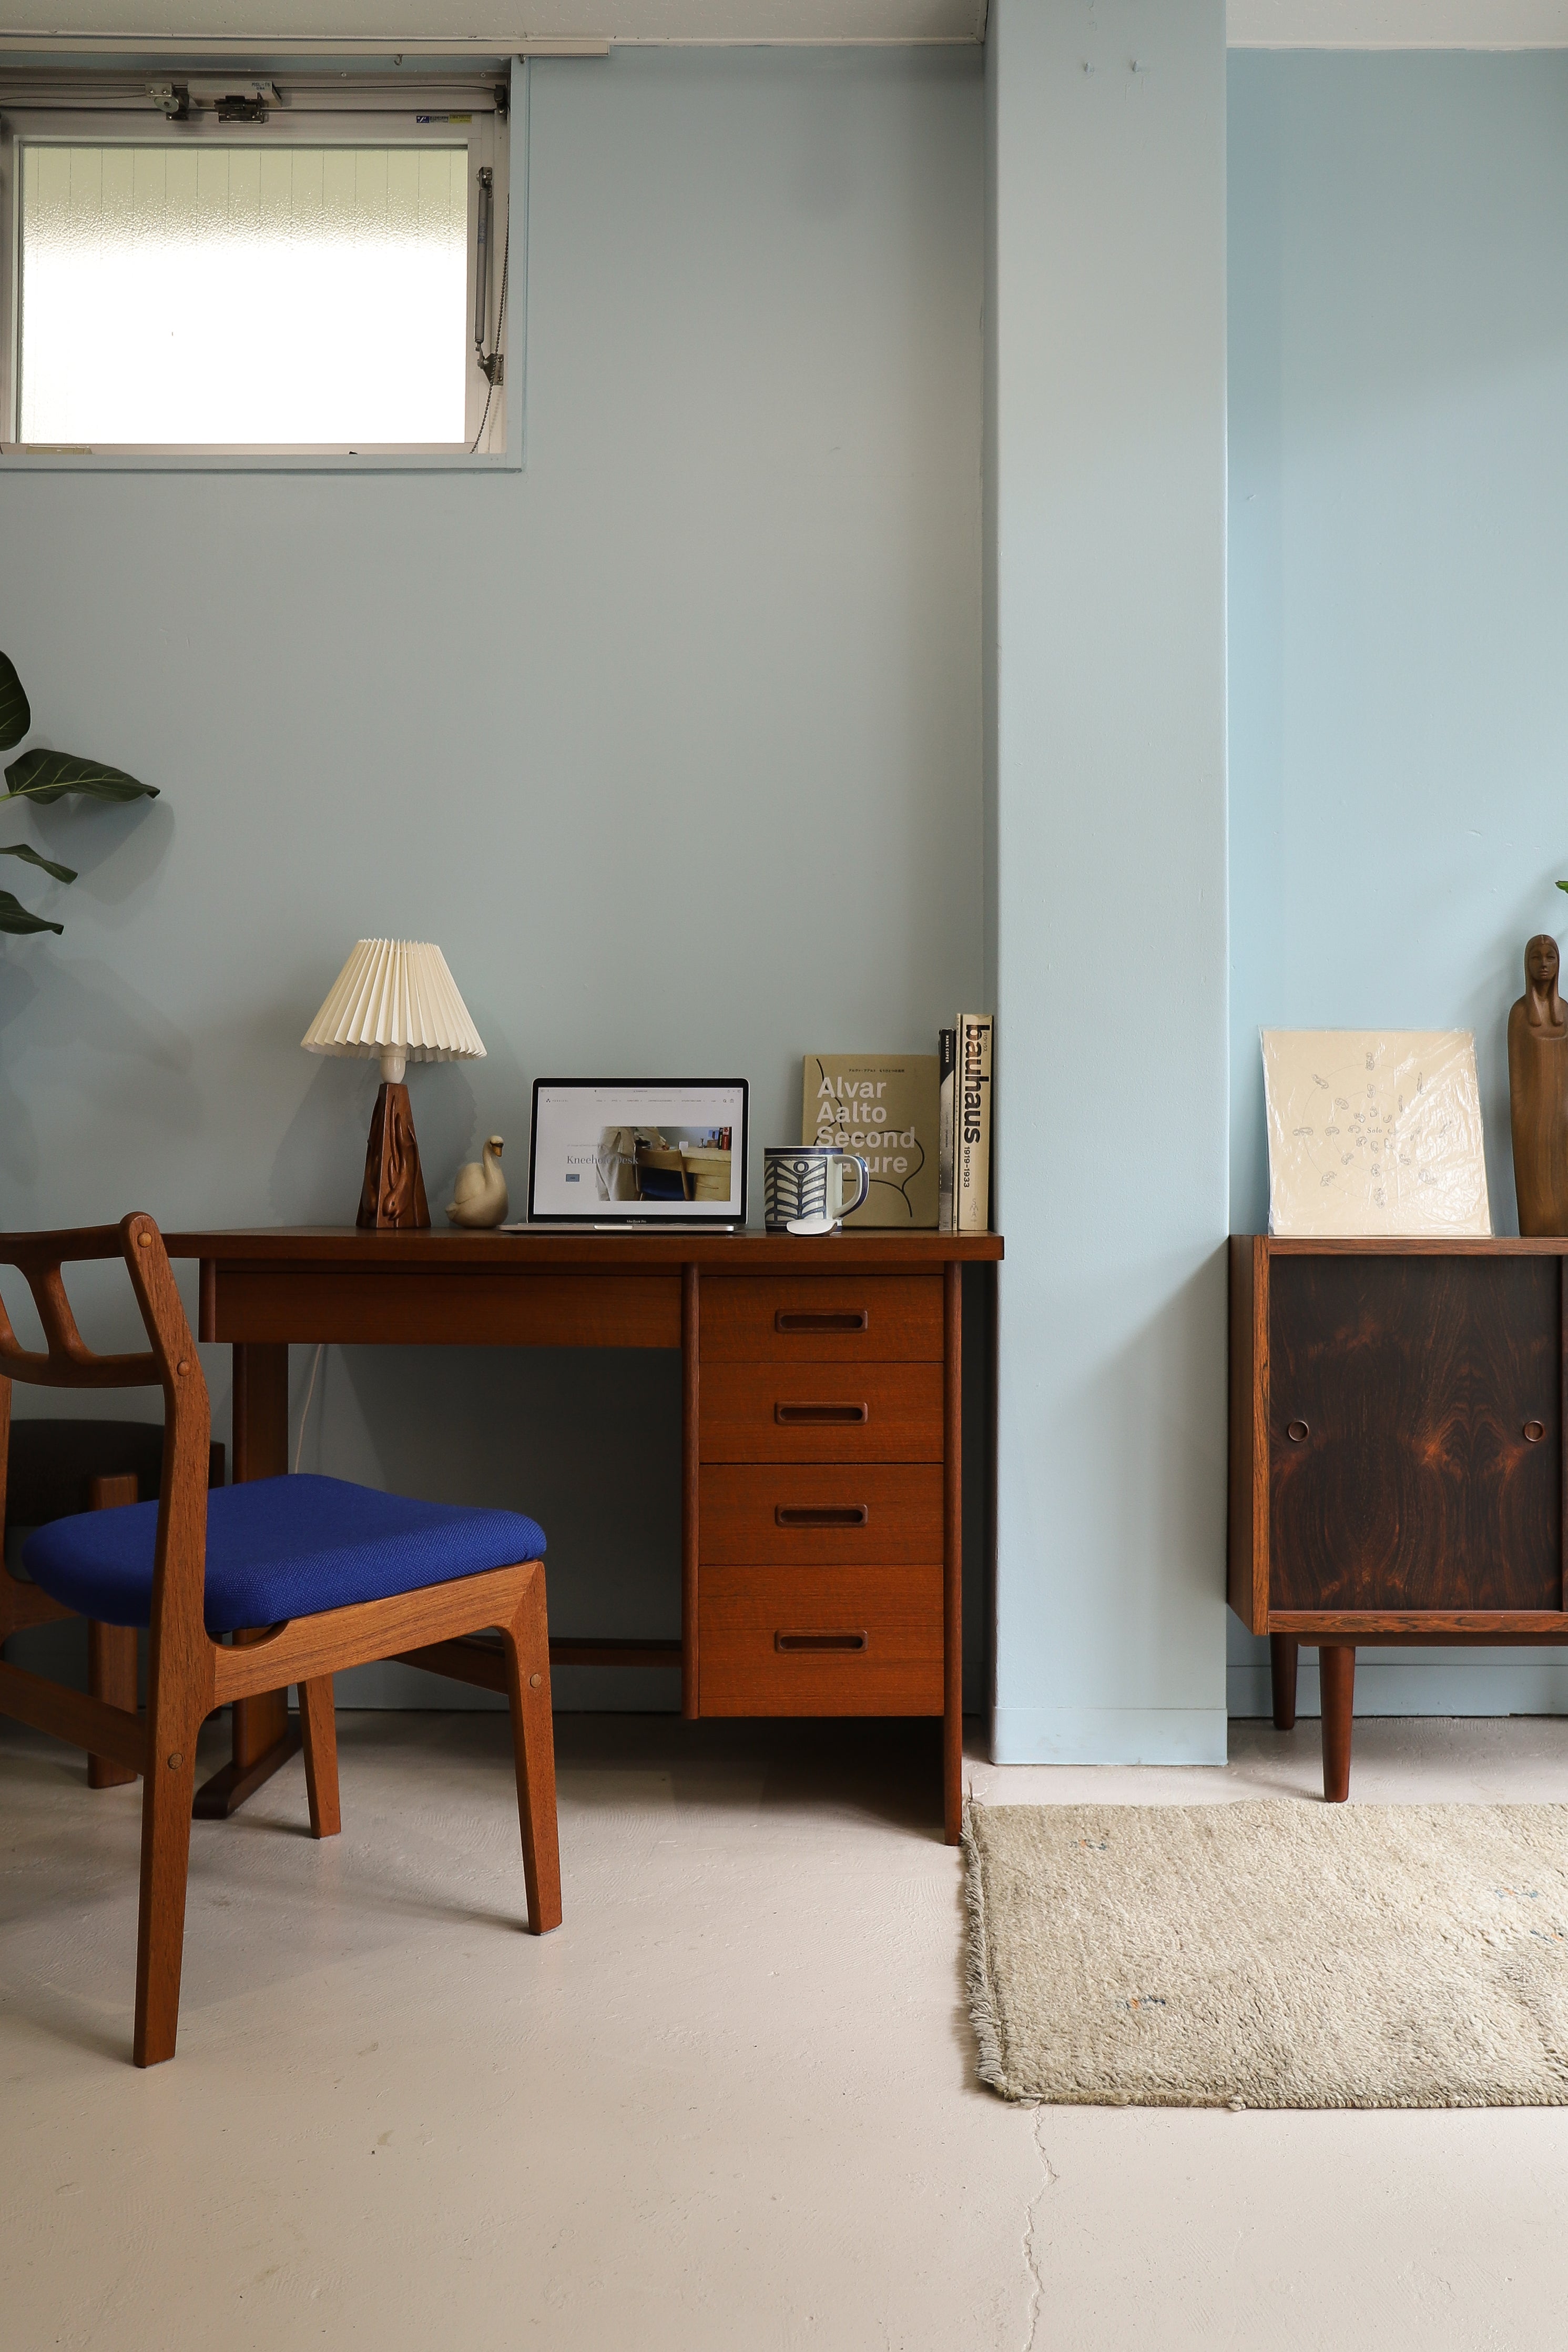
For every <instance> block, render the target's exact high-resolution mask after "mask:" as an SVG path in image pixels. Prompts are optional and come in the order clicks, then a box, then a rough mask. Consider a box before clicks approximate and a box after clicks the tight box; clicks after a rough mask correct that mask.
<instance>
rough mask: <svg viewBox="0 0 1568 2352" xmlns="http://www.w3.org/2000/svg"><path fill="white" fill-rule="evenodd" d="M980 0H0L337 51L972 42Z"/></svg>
mask: <svg viewBox="0 0 1568 2352" xmlns="http://www.w3.org/2000/svg"><path fill="white" fill-rule="evenodd" d="M986 5H987V0H329V5H327V6H325V7H324V6H322V5H319V0H243V5H240V6H235V5H234V0H162V5H157V0H68V5H66V6H65V7H62V8H61V9H60V10H59V11H58V14H57V15H56V16H55V17H54V21H53V25H52V26H50V28H49V29H48V30H47V31H46V30H45V29H44V26H45V25H47V23H48V19H47V17H46V16H44V15H43V11H42V10H41V9H40V8H39V6H38V5H37V0H0V40H3V41H4V42H5V45H6V46H7V47H13V48H15V47H21V46H24V45H26V46H28V47H36V48H37V49H39V50H43V49H47V48H59V47H77V46H80V47H84V48H95V49H106V48H108V47H111V46H112V47H120V48H121V49H127V48H134V49H137V50H145V49H149V48H152V47H157V46H159V45H160V44H162V43H167V42H172V41H181V42H183V43H184V44H185V45H186V46H187V47H189V46H191V45H193V44H200V46H201V47H204V48H212V47H224V48H228V47H233V48H235V49H238V48H241V47H248V48H254V49H256V50H257V51H260V50H263V49H267V50H271V49H276V48H277V47H281V46H287V47H290V48H293V49H300V48H303V47H310V48H317V49H327V48H330V49H334V50H336V51H339V52H342V51H344V50H345V49H347V48H349V47H359V46H361V45H368V46H373V47H376V48H377V49H379V50H384V49H391V48H394V47H404V48H406V49H409V50H416V49H417V50H425V51H429V50H436V49H439V50H440V51H442V52H443V53H444V54H445V55H448V56H450V55H452V54H454V53H455V52H459V51H462V50H465V49H469V48H476V49H482V50H485V51H486V52H498V53H500V54H503V55H504V54H506V53H507V52H508V51H517V50H522V49H546V50H548V49H549V48H550V47H553V46H555V45H556V44H558V43H560V44H570V45H576V44H579V43H582V44H593V45H595V46H600V47H602V46H603V44H604V43H605V42H606V41H610V42H613V43H615V44H617V45H618V46H619V45H625V44H631V45H643V44H653V45H662V44H664V43H677V44H681V45H683V46H684V45H687V44H707V43H713V44H716V45H717V44H738V43H745V42H810V43H821V42H849V43H856V44H859V43H872V44H877V45H882V44H897V45H899V46H904V45H907V44H910V43H916V42H919V43H924V42H975V41H979V40H983V39H984V38H985V29H986Z"/></svg>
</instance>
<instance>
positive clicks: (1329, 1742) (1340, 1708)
mask: <svg viewBox="0 0 1568 2352" xmlns="http://www.w3.org/2000/svg"><path fill="white" fill-rule="evenodd" d="M1318 1687H1319V1690H1320V1691H1321V1693H1322V1739H1323V1801H1324V1802H1325V1804H1330V1805H1343V1803H1344V1801H1345V1799H1346V1798H1347V1797H1348V1796H1349V1794H1350V1742H1351V1731H1352V1728H1353V1724H1354V1714H1355V1652H1354V1650H1353V1649H1352V1648H1350V1647H1349V1646H1348V1644H1347V1645H1344V1646H1335V1647H1330V1648H1327V1649H1322V1650H1320V1651H1319V1652H1318Z"/></svg>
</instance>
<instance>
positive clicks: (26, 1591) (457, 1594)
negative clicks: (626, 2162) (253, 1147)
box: [0, 1213, 561, 2066]
mask: <svg viewBox="0 0 1568 2352" xmlns="http://www.w3.org/2000/svg"><path fill="white" fill-rule="evenodd" d="M115 1257H120V1258H123V1259H124V1262H125V1265H126V1266H127V1268H128V1270H129V1272H130V1276H131V1288H132V1290H133V1291H134V1293H135V1297H136V1303H137V1305H138V1307H140V1308H141V1319H142V1322H143V1324H144V1325H145V1326H146V1330H147V1337H148V1341H149V1347H148V1349H147V1350H146V1351H145V1352H140V1353H136V1354H131V1355H116V1356H109V1355H98V1354H95V1353H94V1352H93V1351H92V1350H91V1349H89V1348H88V1347H87V1345H86V1344H85V1342H84V1341H83V1339H82V1338H81V1335H80V1333H79V1331H78V1328H77V1325H76V1319H75V1318H74V1316H73V1315H72V1313H71V1308H70V1304H69V1301H68V1298H67V1296H66V1289H65V1282H64V1278H63V1276H62V1273H61V1268H62V1266H64V1265H72V1264H76V1263H79V1262H83V1261H87V1260H91V1259H105V1258H115ZM0 1265H14V1266H15V1267H16V1269H17V1271H18V1272H19V1273H20V1274H21V1275H22V1276H24V1278H25V1279H26V1284H27V1286H28V1288H29V1290H30V1291H31V1292H32V1295H33V1300H34V1304H35V1305H36V1307H37V1312H38V1318H39V1320H40V1321H41V1323H42V1325H43V1328H44V1334H45V1338H46V1340H47V1353H45V1354H42V1355H40V1354H37V1353H36V1352H29V1351H28V1350H26V1349H24V1348H23V1347H22V1346H21V1345H20V1343H19V1342H18V1340H17V1339H16V1332H15V1330H14V1329H13V1328H12V1325H11V1323H10V1321H9V1318H7V1316H6V1314H5V1307H4V1305H3V1304H0V1533H3V1531H4V1528H5V1458H6V1451H7V1441H8V1438H9V1434H10V1420H11V1383H12V1381H25V1382H27V1383H31V1384H35V1385H37V1386H40V1387H45V1388H58V1389H116V1388H152V1387H161V1388H162V1391H163V1402H164V1423H163V1483H162V1496H161V1499H160V1503H159V1508H158V1534H157V1549H156V1553H155V1556H154V1566H153V1575H152V1622H151V1625H150V1629H149V1654H148V1679H147V1709H146V1713H145V1715H144V1716H143V1715H139V1714H138V1713H137V1712H136V1710H135V1707H134V1706H133V1705H132V1706H129V1707H127V1706H120V1705H115V1704H111V1703H110V1702H109V1701H108V1700H107V1699H103V1698H96V1697H91V1696H84V1695H83V1694H82V1693H80V1692H78V1691H73V1690H68V1689H67V1688H66V1686H65V1685H63V1684H59V1683H56V1682H51V1681H50V1680H48V1679H47V1677H46V1676H44V1675H35V1674H30V1673H28V1672H27V1671H26V1670H25V1669H24V1668H22V1667H20V1666H14V1665H9V1664H5V1663H4V1662H3V1661H0V1714H5V1715H10V1716H15V1717H17V1718H18V1719H19V1720H20V1721H21V1722H23V1723H27V1724H31V1725H32V1726H33V1727H35V1728H36V1729H37V1730H40V1731H47V1732H51V1733H53V1734H54V1735H55V1736H56V1737H57V1738H62V1739H67V1740H69V1741H71V1742H72V1743H73V1744H74V1745H75V1746H77V1747H78V1748H86V1749H87V1750H88V1751H89V1754H90V1755H95V1756H99V1757H103V1758H106V1759H109V1760H110V1762H111V1763H115V1764H119V1765H120V1766H122V1767H123V1768H124V1769H125V1770H126V1771H127V1772H128V1773H140V1774H141V1784H142V1798H141V1908H140V1915H139V1919H138V1928H137V1943H136V2023H135V2035H134V2042H133V2055H134V2058H135V2062H136V2063H137V2065H139V2066H152V2065H156V2064H158V2063H160V2062H161V2061H162V2060H163V2059H165V2058H172V2056H173V2054H174V2043H175V2037H176V2033H177V2030H178V2023H179V2011H180V1967H181V1958H182V1955H183V1947H184V1927H185V1882H186V1874H187V1871H188V1867H189V1860H190V1844H191V1805H192V1798H193V1792H194V1787H195V1770H196V1735H197V1733H198V1732H199V1731H200V1729H201V1727H202V1724H203V1722H204V1719H205V1718H206V1717H207V1716H208V1715H210V1714H211V1713H212V1711H213V1709H214V1707H218V1706H226V1705H227V1704H228V1703H229V1701H230V1700H233V1699H242V1698H249V1697H252V1696H256V1695H257V1694H258V1693H261V1692H264V1691H277V1690H282V1689H284V1688H285V1687H286V1686H287V1685H288V1684H290V1683H296V1684H298V1687H299V1717H300V1728H301V1731H302V1733H303V1736H304V1747H305V1774H306V1786H307V1790H308V1797H309V1805H310V1828H311V1833H312V1835H314V1836H316V1837H331V1836H334V1835H335V1834H336V1833H337V1831H338V1829H339V1826H340V1811H339V1803H338V1743H337V1730H336V1724H335V1719H334V1715H333V1706H332V1680H331V1678H332V1675H334V1674H335V1673H336V1672H338V1671H339V1670H340V1668H343V1667H347V1666H355V1665H363V1664H369V1663H371V1661H372V1660H376V1659H380V1658H390V1657H403V1658H411V1657H412V1659H413V1662H414V1663H415V1664H417V1663H419V1652H420V1651H421V1650H422V1649H423V1648H426V1647H429V1646H434V1645H437V1644H440V1643H445V1642H451V1641H456V1640H460V1639H462V1638H463V1637H465V1636H466V1635H469V1634H473V1633H478V1632H482V1631H486V1630H488V1629H494V1630H495V1631H496V1632H497V1633H499V1635H500V1638H501V1649H502V1655H503V1658H504V1661H505V1669H506V1680H507V1697H508V1700H509V1702H510V1708H511V1723H512V1746H513V1753H514V1757H515V1759H516V1765H517V1811H518V1816H519V1821H520V1824H521V1829H522V1844H523V1875H524V1882H525V1885H526V1888H527V1894H528V1927H529V1928H530V1930H531V1932H532V1933H533V1934H535V1935H536V1936H538V1935H543V1934H545V1933H546V1932H547V1931H548V1930H549V1928H551V1927H559V1925H560V1916H561V1909H560V1859H559V1848H558V1844H557V1836H556V1804H555V1748H554V1737H553V1728H552V1724H551V1717H550V1685H549V1633H548V1628H547V1624H546V1617H545V1574H544V1563H543V1561H542V1560H539V1559H531V1560H519V1561H517V1563H516V1564H514V1565H512V1566H509V1567H503V1568H495V1569H490V1570H486V1571H485V1572H484V1573H482V1574H480V1575H476V1576H467V1577H460V1578H457V1579H455V1580H454V1581H453V1582H451V1583H447V1584H436V1585H431V1586H427V1587H425V1588H424V1589H423V1591H415V1592H404V1593H399V1594H397V1595H396V1596H395V1597H394V1598H392V1599H391V1600H387V1601H361V1602H359V1603H357V1604H355V1605H354V1606H352V1607H349V1608H343V1609H329V1610H324V1611H323V1612H321V1613H320V1614H319V1615H317V1616H313V1617H296V1618H292V1619H289V1620H287V1622H284V1623H282V1624H279V1625H274V1626H273V1627H271V1628H270V1629H269V1630H268V1631H267V1632H265V1633H262V1634H261V1635H260V1636H259V1638H257V1639H256V1640H252V1641H246V1642H245V1643H238V1642H236V1643H234V1645H233V1646H232V1647H230V1646H225V1644H224V1643H221V1642H217V1641H214V1639H213V1637H212V1636H211V1634H209V1633H208V1632H207V1629H206V1623H205V1619H204V1592H205V1578H206V1528H207V1461H208V1444H209V1439H210V1434H211V1419H212V1409H211V1404H210V1402H209V1399H208V1395H207V1383H206V1380H205V1377H204V1373H203V1371H202V1367H201V1362H200V1360H199V1359H198V1357H197V1354H196V1348H195V1342H194V1341H193V1339H192V1337H191V1327H190V1325H189V1323H188V1322H187V1320H186V1318H185V1310H184V1307H183V1305H182V1304H181V1300H180V1294H179V1290H178V1288H177V1287H176V1286H175V1282H174V1276H173V1274H172V1270H171V1267H170V1264H169V1257H168V1254H167V1252H166V1251H165V1249H164V1247H163V1241H162V1234H160V1233H159V1231H158V1227H157V1225H156V1224H155V1223H153V1221H152V1218H151V1217H149V1216H146V1215H143V1214H141V1213H133V1214H131V1216H128V1217H124V1218H122V1219H121V1221H120V1223H119V1224H118V1225H101V1226H96V1227H90V1228H88V1229H85V1230H83V1231H80V1232H77V1233H57V1234H5V1235H0ZM0 1577H3V1578H4V1584H5V1596H4V1600H5V1613H4V1622H5V1626H6V1630H7V1631H9V1630H12V1629H14V1628H15V1627H17V1626H20V1625H24V1624H39V1623H43V1622H47V1620H49V1619H51V1618H56V1617H69V1616H70V1615H72V1614H73V1613H74V1612H72V1611H70V1610H68V1609H67V1608H65V1607H63V1606H62V1605H61V1604H60V1603H59V1602H57V1601H52V1600H51V1599H50V1598H49V1596H48V1595H47V1594H46V1593H44V1592H42V1591H39V1589H38V1587H37V1585H30V1584H23V1583H21V1582H20V1581H19V1580H17V1579H16V1578H14V1577H12V1576H11V1575H10V1574H9V1573H8V1571H6V1570H5V1569H4V1567H3V1565H0Z"/></svg>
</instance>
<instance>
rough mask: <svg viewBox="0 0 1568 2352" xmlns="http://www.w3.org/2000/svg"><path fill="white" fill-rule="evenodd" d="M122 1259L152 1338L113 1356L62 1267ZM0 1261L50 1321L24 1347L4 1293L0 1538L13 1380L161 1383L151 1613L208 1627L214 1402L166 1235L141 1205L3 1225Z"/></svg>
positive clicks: (104, 1385) (82, 1384)
mask: <svg viewBox="0 0 1568 2352" xmlns="http://www.w3.org/2000/svg"><path fill="white" fill-rule="evenodd" d="M113 1257H120V1258H123V1259H124V1261H125V1265H126V1269H127V1271H128V1272H129V1274H130V1276H131V1290H132V1291H133V1293H134V1294H135V1297H136V1304H137V1306H138V1307H140V1309H141V1320H142V1323H143V1325H144V1326H145V1328H146V1331H147V1339H148V1345H147V1347H146V1349H141V1350H138V1351H137V1352H136V1353H134V1354H130V1355H119V1356H106V1355H99V1354H98V1353H96V1352H95V1351H94V1350H93V1349H91V1348H89V1346H88V1345H87V1342H86V1341H85V1340H84V1339H83V1338H82V1336H81V1333H80V1332H79V1331H78V1328H77V1321H76V1317H75V1316H74V1315H73V1314H72V1312H71V1306H70V1301H69V1299H68V1297H67V1296H66V1286H65V1278H64V1276H63V1274H62V1272H61V1268H62V1267H63V1266H67V1265H78V1264H82V1263H85V1262H87V1261H88V1260H90V1259H94V1258H113ZM0 1265H14V1266H15V1267H16V1270H17V1272H18V1273H19V1274H20V1275H22V1276H23V1277H24V1278H25V1280H26V1285H27V1287H28V1289H29V1290H30V1291H31V1292H32V1295H33V1304H34V1306H35V1307H37V1310H38V1320H39V1321H40V1322H41V1323H42V1325H43V1327H44V1339H45V1349H44V1351H43V1352H42V1353H39V1352H38V1351H37V1349H26V1348H24V1347H23V1346H22V1344H21V1342H20V1340H19V1339H17V1337H16V1330H15V1328H14V1327H13V1325H12V1322H11V1319H10V1318H9V1316H8V1315H7V1314H6V1312H5V1302H4V1300H3V1299H0V1538H3V1537H4V1532H5V1464H6V1456H7V1454H8V1452H9V1441H10V1430H11V1383H12V1381H25V1382H26V1383H28V1384H29V1385H32V1386H36V1387H39V1388H51V1389H132V1388H161V1389H162V1391H163V1477H162V1492H161V1496H160V1501H159V1507H158V1552H157V1566H156V1570H155V1571H154V1577H153V1588H152V1622H153V1626H154V1629H156V1628H157V1626H158V1624H159V1622H160V1619H161V1617H162V1616H163V1615H165V1614H166V1613H167V1612H173V1613H174V1615H175V1616H176V1617H177V1618H178V1619H179V1621H180V1622H181V1623H182V1624H183V1626H184V1627H185V1628H186V1630H187V1631H188V1632H191V1633H195V1632H197V1631H199V1630H200V1628H201V1626H202V1589H203V1583H204V1574H205V1566H206V1535H207V1496H206V1489H207V1448H208V1442H209V1438H210V1435H211V1429H212V1406H211V1402H210V1401H209V1399H208V1395H207V1383H206V1377H205V1375H204V1372H203V1370H202V1366H201V1360H200V1358H199V1357H198V1356H197V1353H196V1346H195V1341H194V1340H193V1339H192V1337H191V1326H190V1324H189V1322H188V1321H187V1320H186V1317H185V1309H184V1307H183V1305H182V1303H181V1299H180V1293H179V1289H178V1287H177V1286H176V1284H175V1281H174V1276H173V1273H172V1269H171V1267H170V1265H169V1254H168V1252H167V1250H166V1249H165V1248H164V1246H163V1236H162V1234H161V1233H160V1232H159V1230H158V1228H157V1226H156V1224H155V1223H153V1221H152V1218H151V1217H149V1216H147V1215H145V1214H144V1213H142V1212H141V1211H140V1210H137V1211H133V1212H132V1213H131V1215H130V1216H128V1217H122V1218H121V1219H120V1223H119V1224H118V1225H88V1226H83V1227H81V1228H80V1229H78V1231H76V1232H74V1233H59V1234H0Z"/></svg>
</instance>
